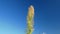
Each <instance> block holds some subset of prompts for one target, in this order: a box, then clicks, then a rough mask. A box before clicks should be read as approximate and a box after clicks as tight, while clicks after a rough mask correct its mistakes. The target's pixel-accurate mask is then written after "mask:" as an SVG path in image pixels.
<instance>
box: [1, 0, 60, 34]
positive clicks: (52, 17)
mask: <svg viewBox="0 0 60 34" xmlns="http://www.w3.org/2000/svg"><path fill="white" fill-rule="evenodd" d="M59 1H60V0H0V34H26V26H27V21H26V16H27V13H28V7H29V6H30V5H33V6H34V9H35V15H34V32H33V34H43V33H46V34H60V2H59Z"/></svg>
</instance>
